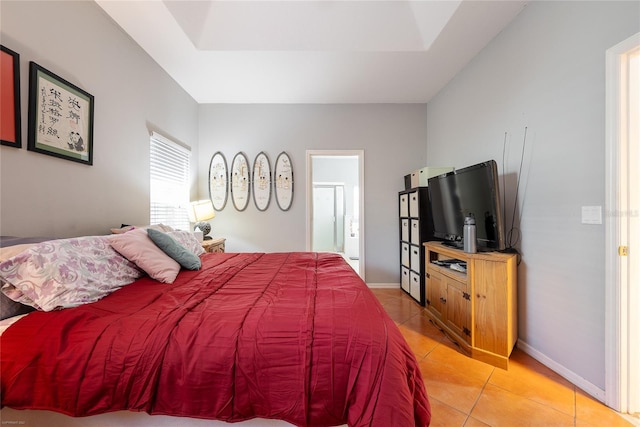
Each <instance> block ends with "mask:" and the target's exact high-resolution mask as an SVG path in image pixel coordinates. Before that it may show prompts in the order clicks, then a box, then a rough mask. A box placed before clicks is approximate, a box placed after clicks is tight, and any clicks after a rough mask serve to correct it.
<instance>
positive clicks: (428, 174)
mask: <svg viewBox="0 0 640 427" xmlns="http://www.w3.org/2000/svg"><path fill="white" fill-rule="evenodd" d="M452 170H453V167H439V168H432V167H425V168H422V169H418V170H417V171H414V172H412V173H411V188H416V187H428V186H429V178H432V177H434V176H438V175H442V174H443V173H447V172H451V171H452Z"/></svg>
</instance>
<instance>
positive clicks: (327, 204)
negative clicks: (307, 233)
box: [312, 184, 345, 252]
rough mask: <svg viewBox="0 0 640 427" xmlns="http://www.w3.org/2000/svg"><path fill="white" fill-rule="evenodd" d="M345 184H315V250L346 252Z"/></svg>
mask: <svg viewBox="0 0 640 427" xmlns="http://www.w3.org/2000/svg"><path fill="white" fill-rule="evenodd" d="M344 204H345V202H344V186H343V185H335V184H314V185H313V248H312V250H313V251H317V252H344V210H345V209H344Z"/></svg>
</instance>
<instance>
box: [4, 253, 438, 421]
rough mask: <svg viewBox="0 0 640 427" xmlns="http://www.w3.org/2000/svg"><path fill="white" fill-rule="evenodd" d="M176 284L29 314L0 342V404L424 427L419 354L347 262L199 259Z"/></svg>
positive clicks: (290, 257) (287, 256)
mask: <svg viewBox="0 0 640 427" xmlns="http://www.w3.org/2000/svg"><path fill="white" fill-rule="evenodd" d="M202 261H203V268H202V269H201V270H199V271H182V272H181V273H180V274H179V276H178V279H177V280H176V282H175V283H174V284H173V285H164V284H161V283H158V282H156V281H153V280H151V279H149V278H143V279H140V280H138V281H136V282H135V283H133V284H131V285H128V286H125V287H124V288H122V289H120V290H118V291H116V292H114V293H113V294H111V295H109V296H108V297H106V298H104V299H103V300H101V301H98V302H96V303H93V304H87V305H84V306H81V307H77V308H73V309H66V310H61V311H56V312H49V313H43V312H34V313H31V314H30V315H28V316H27V317H25V318H23V319H21V320H20V321H18V322H17V323H16V324H14V325H13V326H11V327H10V328H9V329H8V330H7V331H5V333H4V334H3V335H2V337H1V341H0V346H1V347H0V350H1V351H0V354H1V368H2V372H1V381H2V390H1V392H2V405H3V406H9V407H12V408H16V409H46V410H52V411H57V412H62V413H65V414H68V415H72V416H85V415H93V414H99V413H103V412H110V411H116V410H127V409H128V410H134V411H146V412H148V413H150V414H166V415H175V416H185V417H196V418H209V419H219V420H225V421H240V420H245V419H250V418H256V417H259V418H275V419H282V420H285V421H288V422H290V423H293V424H295V425H298V426H331V425H338V424H344V423H348V424H349V426H380V427H392V426H393V427H402V426H414V425H415V426H426V425H428V424H429V420H430V408H429V403H428V400H427V396H426V392H425V388H424V383H423V380H422V377H421V375H420V371H419V369H418V366H417V363H416V360H415V358H414V356H413V354H412V352H411V350H410V349H409V347H408V346H407V344H406V342H405V340H404V338H403V337H402V336H401V334H400V332H399V330H398V328H397V327H396V325H395V324H394V322H393V321H392V320H391V319H390V318H389V317H388V316H387V314H386V313H385V312H384V311H383V309H382V307H381V305H380V304H379V303H378V301H377V300H376V298H375V296H374V295H373V294H372V293H371V292H370V291H369V290H368V289H367V287H366V285H365V284H364V283H363V282H362V281H361V280H360V278H359V277H358V276H357V275H356V274H355V272H353V270H352V269H351V268H350V267H349V266H348V265H347V264H346V263H345V262H344V261H343V260H342V259H341V258H340V257H339V256H336V255H331V254H315V253H273V254H229V253H227V254H205V255H203V256H202Z"/></svg>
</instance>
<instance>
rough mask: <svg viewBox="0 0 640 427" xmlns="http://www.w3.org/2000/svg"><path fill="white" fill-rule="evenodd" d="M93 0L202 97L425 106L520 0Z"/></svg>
mask: <svg viewBox="0 0 640 427" xmlns="http://www.w3.org/2000/svg"><path fill="white" fill-rule="evenodd" d="M96 3H97V4H98V5H99V6H100V7H101V8H102V9H103V10H104V11H105V12H106V13H107V14H108V15H109V16H110V17H111V18H112V19H113V20H114V21H115V22H116V23H117V24H118V25H119V26H120V27H121V28H122V29H123V30H124V31H125V32H126V33H127V34H129V36H130V37H131V38H132V39H133V40H134V41H135V42H136V43H138V44H139V45H140V46H141V47H142V49H144V50H145V51H146V52H147V53H148V54H149V55H150V56H151V58H153V59H154V60H155V61H156V62H157V63H158V64H159V65H160V66H161V67H162V68H163V69H164V70H165V71H166V72H167V73H168V74H169V75H170V76H171V77H172V78H173V79H174V80H175V81H176V82H177V83H178V84H179V85H180V86H182V87H183V88H184V90H185V91H186V92H188V93H189V94H190V95H191V96H192V97H193V98H194V99H195V100H196V101H197V102H198V103H424V102H428V101H429V100H430V99H431V98H432V97H433V96H434V95H435V94H436V93H437V92H438V91H439V90H440V89H441V88H442V87H443V86H444V85H445V84H446V83H447V82H449V80H450V79H451V78H453V76H455V75H456V74H457V73H458V72H459V71H460V70H461V69H462V68H463V67H464V66H465V65H466V64H467V63H468V62H469V61H470V60H471V59H472V58H473V57H474V56H475V55H476V54H477V53H478V52H479V51H480V50H481V49H482V48H483V47H484V46H486V44H487V43H489V41H491V39H493V37H495V36H496V34H498V33H499V32H500V31H501V30H502V29H503V28H504V27H505V26H506V25H508V24H509V22H510V21H511V20H512V19H513V18H514V17H515V16H516V15H517V14H518V13H519V12H520V11H521V10H522V9H523V7H524V6H525V3H526V2H525V1H509V0H502V1H479V0H464V1H458V0H446V1H400V0H395V1H296V0H293V1H269V0H267V1H242V0H240V1H238V0H233V1H217V0H196V1H189V0H184V1H178V0H172V1H169V0H165V1H160V0H156V1H114V0H96Z"/></svg>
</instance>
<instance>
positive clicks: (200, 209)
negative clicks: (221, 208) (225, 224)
mask: <svg viewBox="0 0 640 427" xmlns="http://www.w3.org/2000/svg"><path fill="white" fill-rule="evenodd" d="M187 211H188V213H189V221H191V222H200V221H207V220H210V219H212V218H214V217H215V216H216V211H215V210H213V203H211V200H209V199H205V200H198V201H197V202H191V203H189V209H187Z"/></svg>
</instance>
